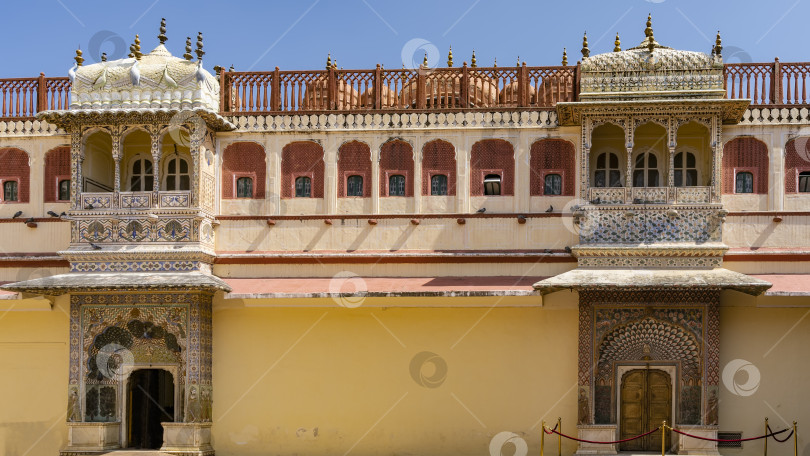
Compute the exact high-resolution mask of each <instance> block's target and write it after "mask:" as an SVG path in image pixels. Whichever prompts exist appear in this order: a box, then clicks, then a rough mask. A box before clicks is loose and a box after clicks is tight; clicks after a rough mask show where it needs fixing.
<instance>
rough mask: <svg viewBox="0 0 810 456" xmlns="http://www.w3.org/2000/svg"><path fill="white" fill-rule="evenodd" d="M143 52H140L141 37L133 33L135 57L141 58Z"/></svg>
mask: <svg viewBox="0 0 810 456" xmlns="http://www.w3.org/2000/svg"><path fill="white" fill-rule="evenodd" d="M142 56H143V54H142V53H141V38H140V37H139V36H138V34H137V33H136V34H135V58H136V59H138V60H141V57H142Z"/></svg>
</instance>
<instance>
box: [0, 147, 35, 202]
mask: <svg viewBox="0 0 810 456" xmlns="http://www.w3.org/2000/svg"><path fill="white" fill-rule="evenodd" d="M6 182H16V185H15V187H16V193H17V194H16V195H14V197H15V198H16V199H15V200H11V199H9V201H6V198H5V196H6V195H5V194H3V195H0V196H2V202H3V203H6V202H8V203H15V202H16V203H27V202H28V200H29V186H30V182H31V165H30V164H29V163H28V153H27V152H25V151H24V150H22V149H18V148H16V147H7V148H2V149H0V184H2V185H3V188H0V190H4V188H5V184H6ZM3 193H5V191H3ZM10 196H11V195H10Z"/></svg>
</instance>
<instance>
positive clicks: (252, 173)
mask: <svg viewBox="0 0 810 456" xmlns="http://www.w3.org/2000/svg"><path fill="white" fill-rule="evenodd" d="M265 157H266V154H265V151H264V147H262V146H261V145H259V144H257V143H255V142H248V141H243V142H235V143H233V144H230V145H229V146H228V147H226V148H225V150H224V151H223V153H222V198H223V199H232V198H236V197H237V193H236V181H237V179H239V178H242V177H249V178H251V179H252V180H253V185H252V190H253V196H252V198H254V199H263V198H264V197H265V185H264V184H265V182H264V181H265V176H266V175H267V166H266V161H265Z"/></svg>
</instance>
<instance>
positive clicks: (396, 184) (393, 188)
mask: <svg viewBox="0 0 810 456" xmlns="http://www.w3.org/2000/svg"><path fill="white" fill-rule="evenodd" d="M388 196H405V176H403V175H402V174H394V175H393V176H391V177H389V178H388Z"/></svg>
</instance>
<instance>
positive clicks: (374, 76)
mask: <svg viewBox="0 0 810 456" xmlns="http://www.w3.org/2000/svg"><path fill="white" fill-rule="evenodd" d="M577 73H578V71H577V67H576V66H555V67H529V66H526V65H522V66H519V67H489V68H483V67H467V66H466V65H465V66H462V67H460V68H458V67H456V68H429V69H401V70H385V69H383V68H381V67H379V66H378V67H377V68H376V69H373V70H337V69H329V70H323V71H280V70H278V69H276V70H275V71H270V72H232V71H231V72H222V73H220V87H221V91H220V92H221V96H222V98H221V100H220V102H221V109H222V114H223V115H258V114H267V113H294V112H309V113H318V112H324V111H342V112H368V111H375V112H376V111H401V110H429V111H454V110H471V109H496V110H499V109H500V110H505V109H507V108H509V109H514V108H535V109H537V108H540V109H542V108H553V107H554V106H555V105H556V104H557V102H559V101H576V94H577V90H576V84H577Z"/></svg>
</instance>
